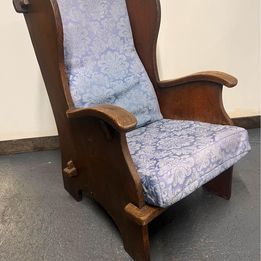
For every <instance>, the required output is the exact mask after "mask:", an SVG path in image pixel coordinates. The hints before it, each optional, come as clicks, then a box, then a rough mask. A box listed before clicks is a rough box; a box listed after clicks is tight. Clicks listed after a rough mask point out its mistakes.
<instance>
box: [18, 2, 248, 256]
mask: <svg viewBox="0 0 261 261" xmlns="http://www.w3.org/2000/svg"><path fill="white" fill-rule="evenodd" d="M13 3H14V7H15V9H16V11H17V12H20V13H23V14H24V16H25V19H26V23H27V26H28V29H29V32H30V36H31V39H32V43H33V46H34V49H35V53H36V56H37V59H38V62H39V65H40V68H41V72H42V75H43V78H44V81H45V84H46V88H47V91H48V95H49V98H50V101H51V105H52V108H53V112H54V116H55V120H56V124H57V128H58V132H59V138H60V148H61V153H62V165H63V180H64V187H65V189H66V190H67V191H68V192H69V193H70V194H71V195H72V196H73V197H74V198H75V199H76V200H81V198H82V192H83V191H85V192H86V193H87V194H88V195H89V196H90V197H91V198H93V199H94V200H96V201H97V202H99V204H100V205H101V206H102V207H103V208H104V209H105V210H106V211H107V212H108V214H109V215H110V216H111V217H112V219H113V220H114V222H115V224H116V225H117V227H118V228H119V231H120V233H121V236H122V239H123V243H124V247H125V249H126V251H127V252H128V253H129V255H130V256H131V257H133V259H135V260H150V254H149V236H148V224H149V222H150V221H152V220H153V219H154V218H156V217H157V216H158V215H160V214H161V213H162V212H163V211H164V210H165V209H167V208H168V207H169V206H171V205H172V204H174V203H175V202H177V201H179V200H181V199H182V198H184V197H186V196H187V195H189V194H190V193H192V192H193V191H194V190H196V189H197V188H199V187H201V186H204V187H205V188H206V189H207V190H209V191H212V192H213V193H215V194H217V195H219V196H222V197H224V198H226V199H229V198H230V196H231V182H232V169H233V164H235V163H236V162H237V161H238V160H239V159H240V158H241V157H243V156H244V155H245V154H246V153H247V152H248V151H249V149H250V146H249V143H248V136H247V132H246V131H245V130H244V129H242V128H238V127H234V126H232V122H231V120H230V118H229V117H228V115H227V114H226V112H225V110H224V107H223V103H222V88H223V85H225V86H227V87H233V86H235V85H236V84H237V80H236V79H235V78H234V77H232V76H230V75H227V74H225V73H221V72H202V73H197V74H193V75H191V76H187V77H184V78H180V79H176V80H172V81H160V80H159V76H158V72H157V66H156V42H157V36H158V31H159V25H160V4H159V1H158V0H143V1H140V0H127V1H126V2H125V0H97V1H93V0H13Z"/></svg>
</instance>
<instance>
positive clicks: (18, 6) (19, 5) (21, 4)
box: [13, 0, 30, 13]
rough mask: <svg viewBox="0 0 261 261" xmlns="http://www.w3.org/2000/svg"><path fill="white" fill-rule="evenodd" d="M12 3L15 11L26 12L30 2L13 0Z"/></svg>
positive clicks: (27, 0)
mask: <svg viewBox="0 0 261 261" xmlns="http://www.w3.org/2000/svg"><path fill="white" fill-rule="evenodd" d="M13 5H14V8H15V11H16V12H17V13H27V12H28V9H29V6H30V2H29V0H13Z"/></svg>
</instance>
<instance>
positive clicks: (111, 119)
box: [66, 104, 137, 132]
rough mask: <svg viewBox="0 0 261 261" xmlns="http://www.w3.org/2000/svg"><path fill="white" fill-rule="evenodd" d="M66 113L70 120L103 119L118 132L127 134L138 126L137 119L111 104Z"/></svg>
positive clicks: (71, 110)
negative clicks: (84, 118)
mask: <svg viewBox="0 0 261 261" xmlns="http://www.w3.org/2000/svg"><path fill="white" fill-rule="evenodd" d="M66 113H67V116H68V118H70V119H76V118H83V117H96V118H98V119H102V120H104V121H105V122H107V123H108V124H110V125H111V126H112V127H114V128H115V129H117V130H118V131H124V132H127V131H130V130H132V129H134V128H135V127H136V125H137V119H136V117H135V116H134V115H133V114H132V113H130V112H128V111H126V110H125V109H123V108H121V107H119V106H115V105H110V104H103V105H98V106H95V107H89V108H82V109H69V110H68V111H67V112H66Z"/></svg>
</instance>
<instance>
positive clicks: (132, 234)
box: [119, 218, 150, 261]
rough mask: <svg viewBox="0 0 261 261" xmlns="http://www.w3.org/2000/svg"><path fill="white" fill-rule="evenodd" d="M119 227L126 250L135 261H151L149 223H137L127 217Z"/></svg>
mask: <svg viewBox="0 0 261 261" xmlns="http://www.w3.org/2000/svg"><path fill="white" fill-rule="evenodd" d="M119 229H120V233H121V236H122V240H123V244H124V248H125V250H126V252H127V253H128V254H129V255H130V256H131V257H132V258H133V259H134V260H135V261H150V246H149V233H148V225H145V226H141V225H137V224H136V223H134V222H132V221H131V220H129V219H128V218H126V219H125V220H124V223H122V225H121V227H119Z"/></svg>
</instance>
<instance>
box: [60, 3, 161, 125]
mask: <svg viewBox="0 0 261 261" xmlns="http://www.w3.org/2000/svg"><path fill="white" fill-rule="evenodd" d="M57 2H58V5H59V10H60V13H61V17H62V23H63V31H64V52H65V66H66V71H67V75H68V78H69V86H70V90H71V95H72V98H73V101H74V105H75V107H90V106H94V105H97V104H106V103H107V104H115V105H118V106H120V107H123V108H125V109H126V110H127V111H129V112H132V113H133V114H134V115H135V116H136V118H137V120H138V126H141V125H145V124H147V123H150V122H154V121H155V120H159V119H161V118H162V115H161V113H160V109H159V105H158V100H157V97H156V95H155V92H154V88H153V86H152V84H151V82H150V79H149V77H148V75H147V73H146V71H145V69H144V67H143V65H142V63H141V61H140V59H139V57H138V55H137V52H136V50H135V47H134V43H133V37H132V31H131V27H130V22H129V16H128V12H127V7H126V3H125V0H58V1H57Z"/></svg>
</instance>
